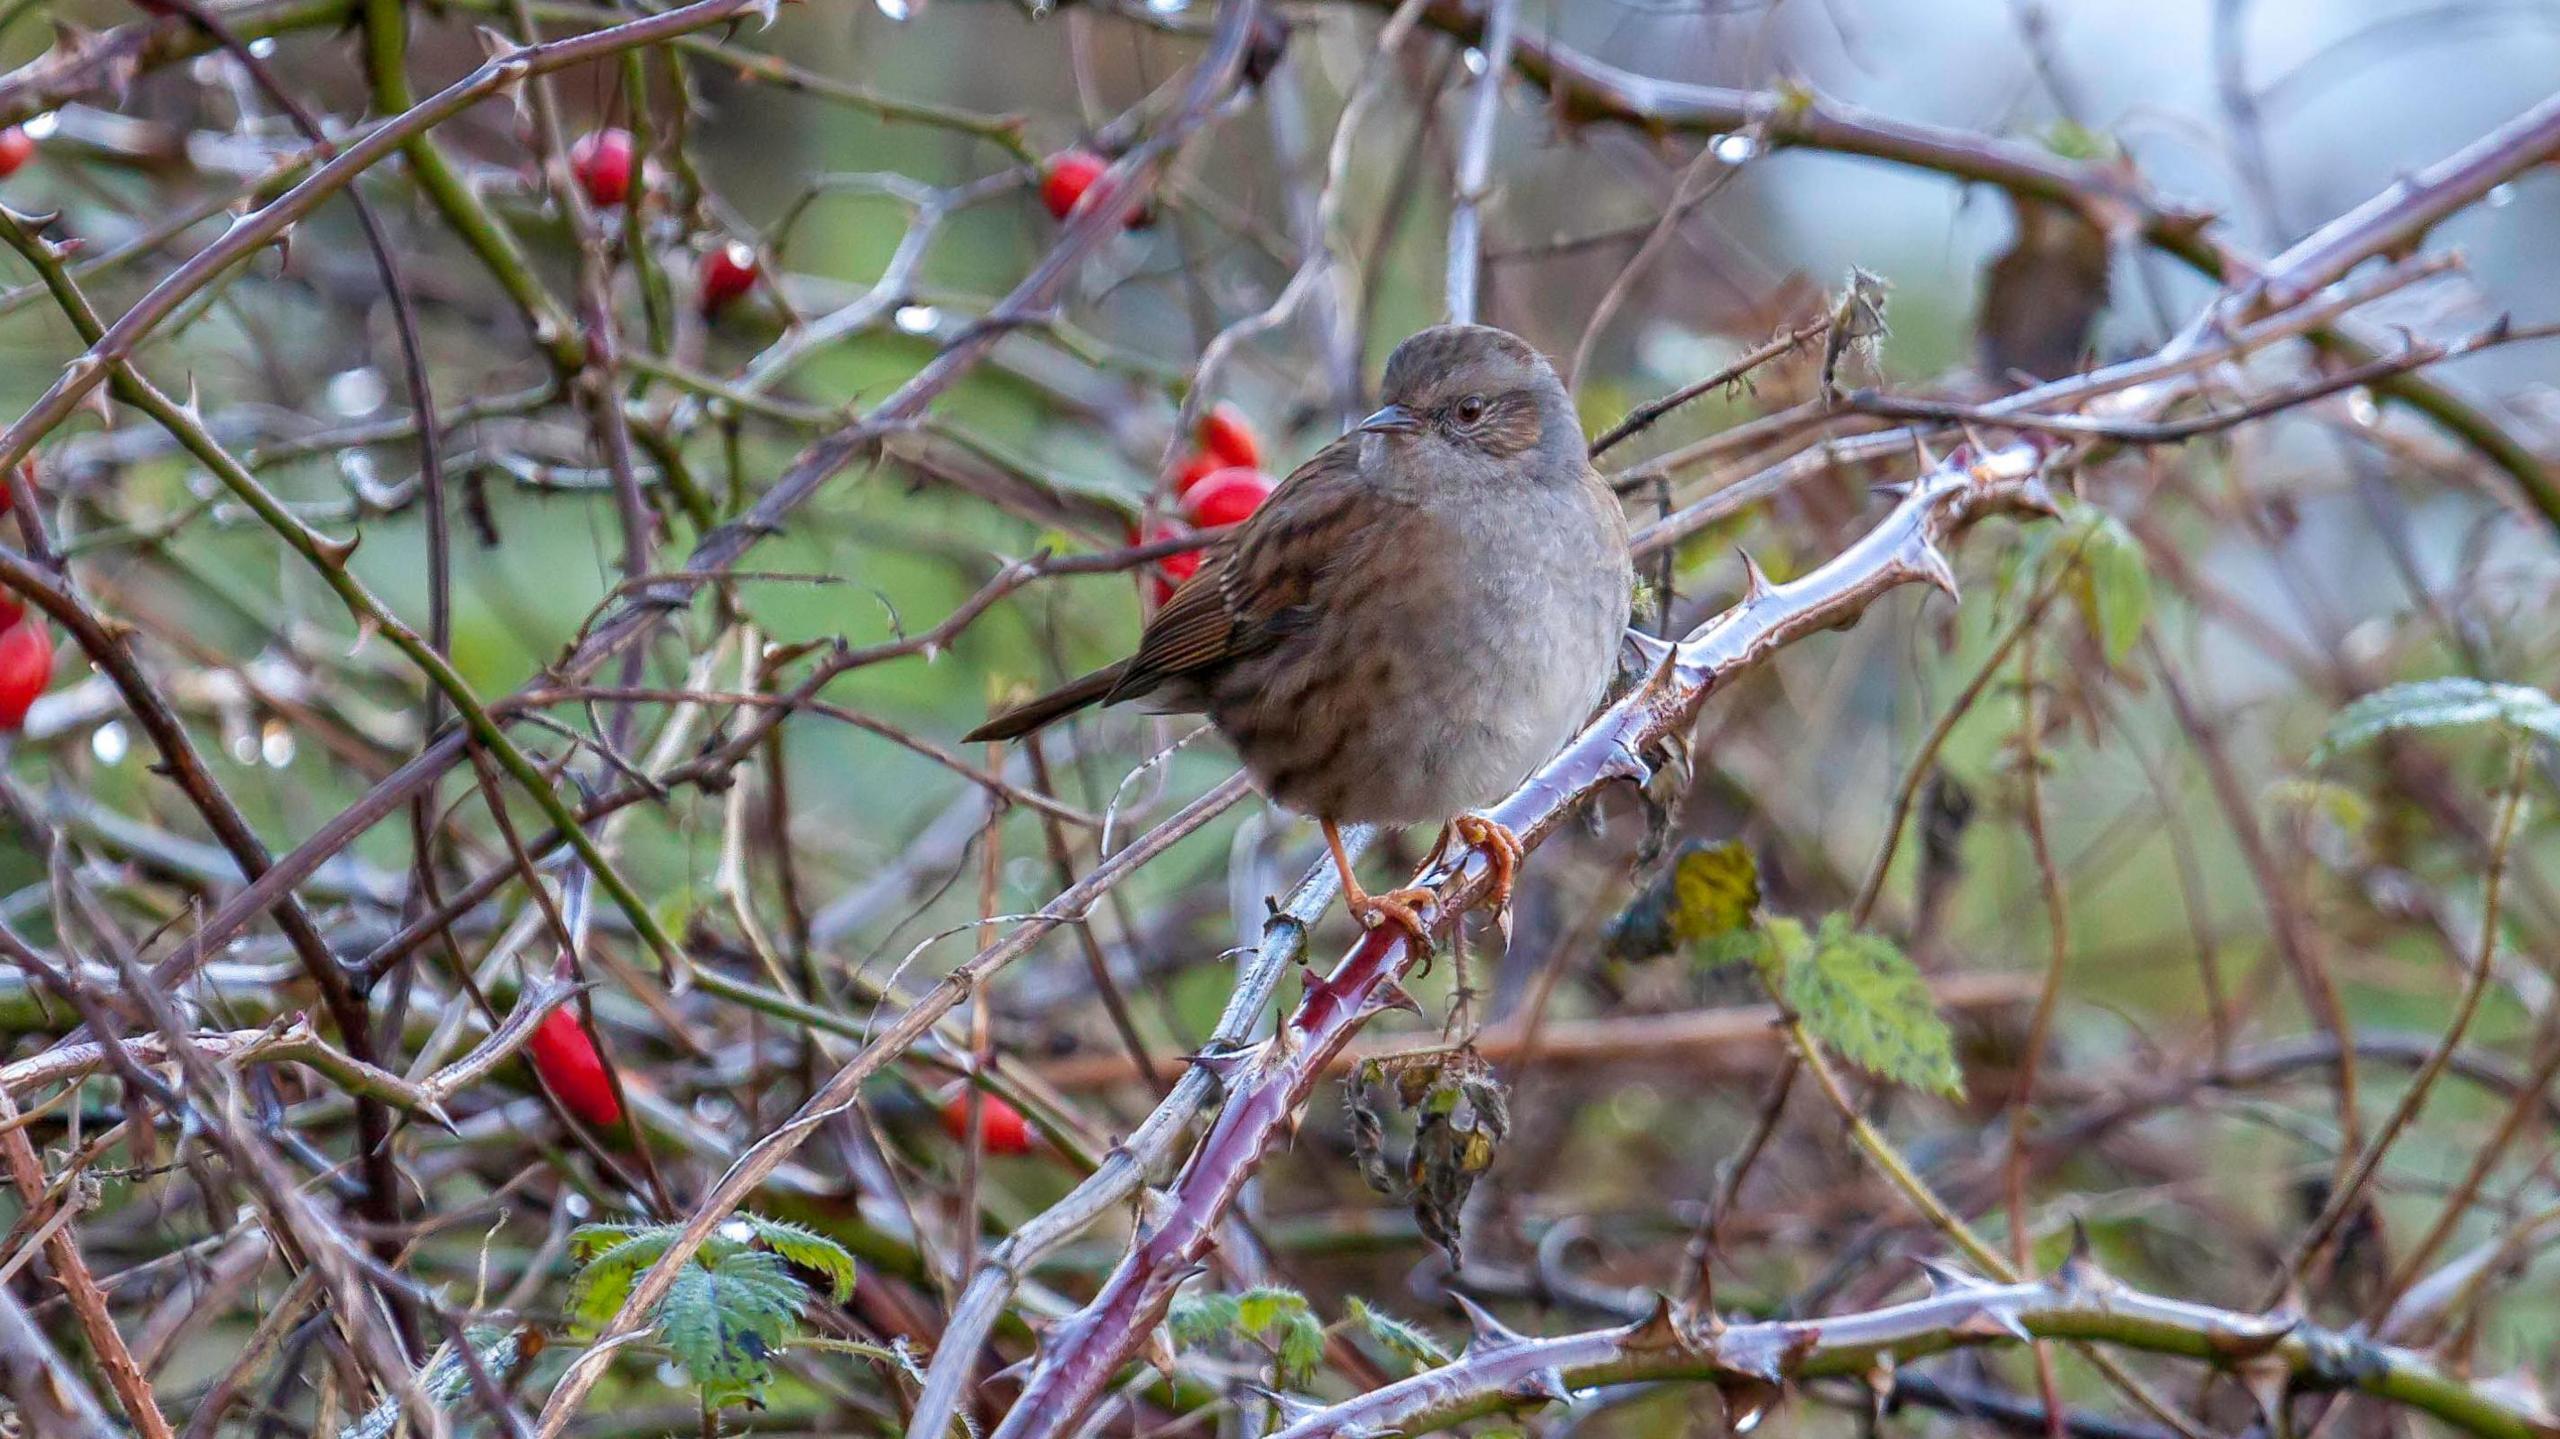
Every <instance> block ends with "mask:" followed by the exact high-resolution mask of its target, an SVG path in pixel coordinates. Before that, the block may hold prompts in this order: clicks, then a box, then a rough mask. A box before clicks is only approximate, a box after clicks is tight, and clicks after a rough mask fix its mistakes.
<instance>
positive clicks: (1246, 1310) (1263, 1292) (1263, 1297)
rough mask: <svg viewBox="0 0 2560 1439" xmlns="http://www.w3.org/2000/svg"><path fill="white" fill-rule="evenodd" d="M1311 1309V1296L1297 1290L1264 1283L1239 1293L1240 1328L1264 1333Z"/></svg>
mask: <svg viewBox="0 0 2560 1439" xmlns="http://www.w3.org/2000/svg"><path fill="white" fill-rule="evenodd" d="M1306 1312H1307V1296H1305V1295H1303V1294H1300V1293H1299V1292H1298V1291H1297V1290H1295V1289H1282V1288H1279V1287H1277V1286H1276V1285H1269V1284H1266V1285H1262V1286H1260V1287H1258V1288H1254V1289H1248V1290H1246V1291H1245V1292H1244V1293H1242V1294H1240V1295H1237V1296H1236V1327H1237V1328H1239V1329H1242V1330H1244V1331H1245V1332H1246V1333H1248V1334H1260V1333H1262V1332H1263V1331H1264V1330H1266V1329H1269V1328H1270V1327H1271V1326H1272V1325H1274V1324H1277V1323H1279V1322H1280V1321H1281V1320H1282V1319H1286V1318H1290V1317H1292V1316H1295V1315H1300V1314H1304V1313H1306Z"/></svg>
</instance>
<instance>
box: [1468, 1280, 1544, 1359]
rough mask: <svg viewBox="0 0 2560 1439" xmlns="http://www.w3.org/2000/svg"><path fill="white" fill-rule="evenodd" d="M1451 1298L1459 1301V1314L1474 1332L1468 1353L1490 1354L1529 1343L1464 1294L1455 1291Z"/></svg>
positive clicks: (1469, 1342) (1470, 1339)
mask: <svg viewBox="0 0 2560 1439" xmlns="http://www.w3.org/2000/svg"><path fill="white" fill-rule="evenodd" d="M1449 1297H1450V1298H1451V1299H1453V1300H1456V1301H1457V1304H1458V1309H1459V1312H1461V1313H1463V1314H1465V1315H1466V1316H1467V1327H1468V1328H1469V1329H1471V1330H1473V1331H1474V1334H1473V1335H1472V1336H1471V1337H1470V1338H1469V1339H1468V1340H1467V1353H1469V1354H1490V1353H1492V1352H1494V1351H1495V1350H1499V1349H1508V1348H1510V1347H1512V1346H1513V1345H1515V1344H1526V1343H1528V1342H1529V1341H1528V1340H1527V1338H1525V1337H1524V1336H1522V1335H1521V1334H1520V1333H1519V1331H1517V1330H1515V1329H1512V1328H1510V1327H1509V1326H1507V1325H1505V1324H1504V1323H1503V1322H1502V1321H1501V1320H1499V1319H1496V1318H1494V1317H1493V1315H1492V1314H1490V1313H1488V1312H1487V1311H1486V1309H1485V1307H1484V1306H1483V1305H1481V1304H1478V1303H1477V1302H1475V1301H1474V1300H1472V1299H1469V1298H1468V1297H1467V1296H1465V1295H1464V1294H1460V1293H1459V1292H1457V1291H1456V1290H1454V1289H1453V1290H1451V1291H1449Z"/></svg>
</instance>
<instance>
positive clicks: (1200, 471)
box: [1173, 451, 1227, 499]
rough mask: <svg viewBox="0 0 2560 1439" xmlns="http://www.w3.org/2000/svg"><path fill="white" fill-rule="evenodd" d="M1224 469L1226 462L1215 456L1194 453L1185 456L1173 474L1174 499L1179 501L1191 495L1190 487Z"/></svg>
mask: <svg viewBox="0 0 2560 1439" xmlns="http://www.w3.org/2000/svg"><path fill="white" fill-rule="evenodd" d="M1226 467H1227V461H1225V460H1222V459H1219V458H1218V457H1217V456H1216V455H1207V454H1201V453H1199V452H1197V451H1194V452H1193V453H1191V454H1190V455H1188V456H1185V457H1184V459H1183V461H1182V465H1181V467H1180V468H1179V469H1176V470H1175V471H1174V472H1173V494H1174V498H1176V499H1180V498H1181V497H1182V496H1184V495H1187V494H1189V493H1191V487H1192V486H1193V485H1196V484H1198V483H1200V482H1201V481H1202V480H1205V479H1207V478H1209V477H1210V476H1211V475H1214V474H1216V473H1217V472H1218V471H1220V470H1223V469H1225V468H1226Z"/></svg>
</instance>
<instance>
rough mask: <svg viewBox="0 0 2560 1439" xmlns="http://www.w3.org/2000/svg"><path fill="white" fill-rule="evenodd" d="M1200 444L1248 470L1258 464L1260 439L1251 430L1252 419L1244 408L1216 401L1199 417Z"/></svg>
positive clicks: (1231, 463)
mask: <svg viewBox="0 0 2560 1439" xmlns="http://www.w3.org/2000/svg"><path fill="white" fill-rule="evenodd" d="M1200 448H1202V449H1204V450H1206V451H1208V452H1209V453H1210V454H1213V455H1215V456H1217V457H1218V458H1219V459H1221V460H1223V461H1225V462H1226V463H1228V464H1230V465H1241V466H1243V467H1244V468H1246V469H1248V470H1258V469H1261V468H1262V441H1261V440H1260V439H1259V438H1258V437H1256V436H1255V434H1254V433H1253V425H1252V422H1250V421H1248V420H1247V419H1245V417H1244V411H1242V410H1239V409H1237V408H1236V407H1235V406H1233V405H1229V404H1218V405H1213V406H1211V407H1210V409H1209V413H1207V414H1205V415H1202V416H1201V417H1200Z"/></svg>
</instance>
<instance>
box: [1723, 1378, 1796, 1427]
mask: <svg viewBox="0 0 2560 1439" xmlns="http://www.w3.org/2000/svg"><path fill="white" fill-rule="evenodd" d="M1786 1393H1787V1391H1786V1390H1785V1389H1784V1388H1782V1387H1780V1386H1778V1385H1776V1384H1773V1383H1771V1382H1769V1381H1768V1380H1766V1379H1755V1378H1751V1377H1749V1376H1745V1375H1725V1376H1722V1377H1719V1378H1718V1379H1717V1380H1716V1395H1717V1397H1718V1398H1721V1399H1722V1400H1724V1427H1725V1429H1726V1431H1727V1432H1728V1433H1732V1434H1748V1433H1750V1432H1751V1431H1752V1430H1754V1429H1757V1428H1759V1427H1760V1421H1761V1420H1763V1419H1766V1418H1768V1417H1769V1411H1770V1410H1772V1409H1775V1408H1777V1407H1778V1401H1779V1400H1781V1399H1783V1398H1785V1397H1786Z"/></svg>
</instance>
